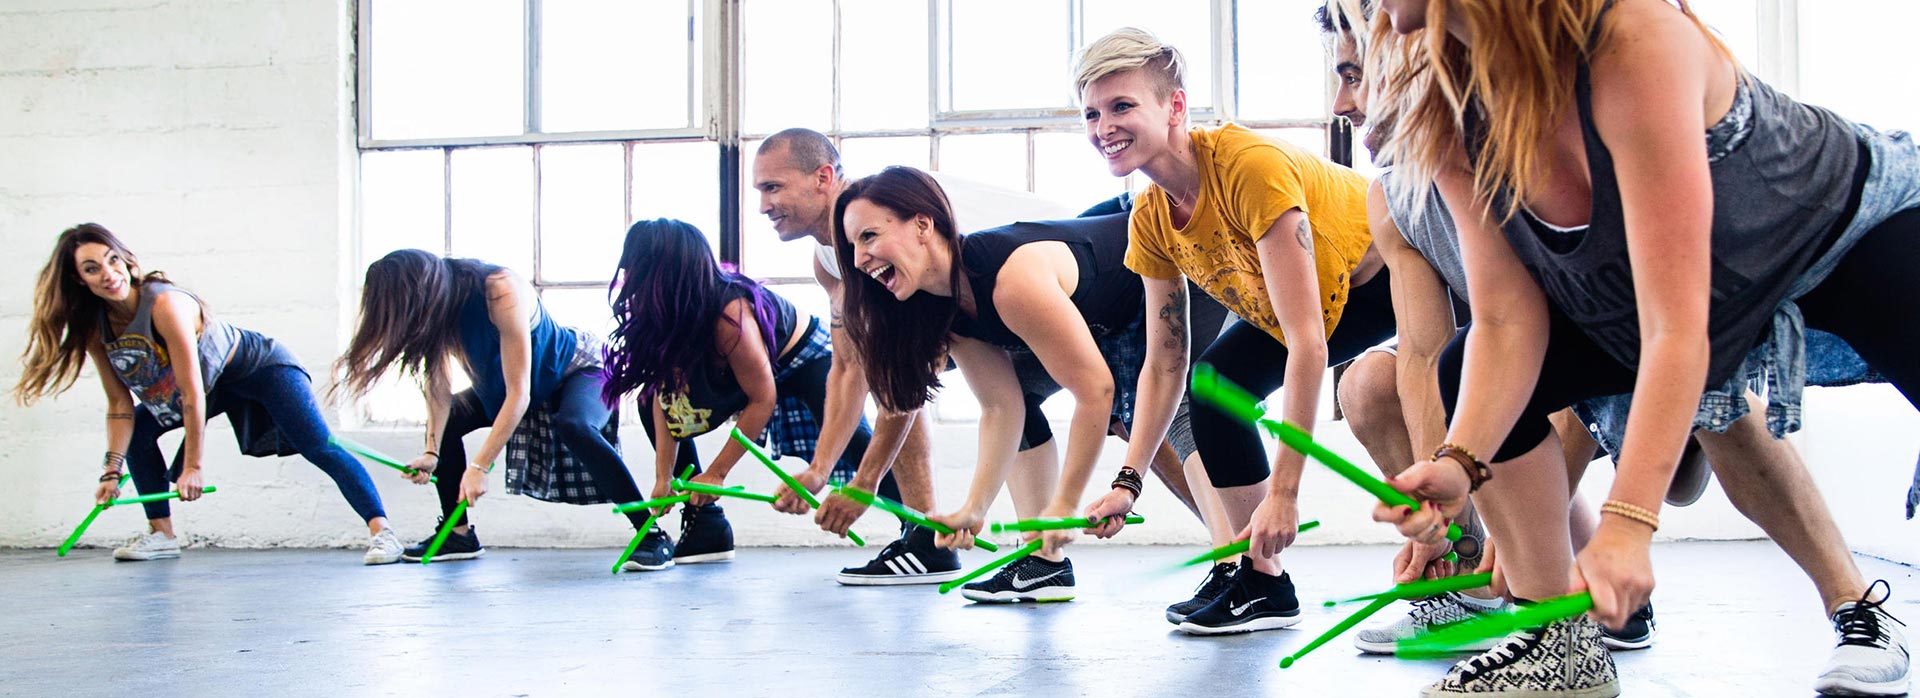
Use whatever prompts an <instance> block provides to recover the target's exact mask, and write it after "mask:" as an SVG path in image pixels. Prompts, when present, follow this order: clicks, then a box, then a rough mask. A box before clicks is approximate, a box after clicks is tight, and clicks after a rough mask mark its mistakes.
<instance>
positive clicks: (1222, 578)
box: [1167, 562, 1240, 625]
mask: <svg viewBox="0 0 1920 698" xmlns="http://www.w3.org/2000/svg"><path fill="white" fill-rule="evenodd" d="M1238 571H1240V563H1238V562H1221V563H1215V564H1214V566H1213V569H1211V570H1208V571H1207V578H1206V579H1205V580H1202V581H1201V582H1200V586H1198V587H1195V588H1194V590H1193V598H1191V599H1187V600H1185V601H1182V602H1180V603H1177V604H1174V605H1172V606H1168V607H1167V622H1168V623H1172V624H1174V625H1179V624H1181V623H1185V622H1187V616H1189V615H1193V612H1194V611H1198V610H1200V609H1202V608H1206V607H1207V604H1210V603H1213V600H1214V599H1217V598H1220V592H1223V591H1226V590H1227V585H1229V584H1232V583H1233V574H1234V573H1235V572H1238Z"/></svg>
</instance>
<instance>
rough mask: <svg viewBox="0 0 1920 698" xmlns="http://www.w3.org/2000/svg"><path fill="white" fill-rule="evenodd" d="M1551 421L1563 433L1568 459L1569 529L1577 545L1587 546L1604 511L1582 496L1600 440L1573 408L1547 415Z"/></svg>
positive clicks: (1563, 447) (1561, 441)
mask: <svg viewBox="0 0 1920 698" xmlns="http://www.w3.org/2000/svg"><path fill="white" fill-rule="evenodd" d="M1547 421H1548V422H1550V423H1552V424H1553V433H1555V434H1558V435H1559V436H1560V451H1561V453H1562V454H1563V455H1564V456H1565V458H1566V463H1567V483H1568V485H1567V487H1568V493H1569V494H1570V495H1571V498H1570V500H1569V501H1568V502H1567V532H1568V535H1569V536H1571V540H1572V541H1573V549H1574V550H1579V549H1581V548H1585V547H1587V542H1588V541H1591V540H1593V532H1594V530H1595V529H1598V528H1599V527H1600V515H1599V514H1596V513H1594V512H1593V507H1591V506H1588V505H1587V500H1586V499H1585V498H1583V497H1581V496H1580V479H1581V478H1584V477H1586V475H1587V465H1588V464H1590V463H1592V462H1593V459H1594V458H1595V457H1597V456H1598V455H1599V453H1600V444H1599V443H1598V442H1596V441H1594V440H1593V435H1592V434H1589V433H1587V425H1585V424H1582V423H1581V422H1580V418H1579V417H1578V416H1576V415H1574V413H1573V410H1571V409H1565V410H1560V411H1559V412H1555V413H1553V414H1550V415H1547Z"/></svg>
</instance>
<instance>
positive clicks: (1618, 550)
mask: <svg viewBox="0 0 1920 698" xmlns="http://www.w3.org/2000/svg"><path fill="white" fill-rule="evenodd" d="M1652 542H1653V531H1651V530H1648V529H1647V527H1645V526H1642V525H1641V524H1639V523H1637V522H1631V521H1602V522H1601V523H1600V528H1599V530H1597V531H1595V532H1594V534H1593V541H1592V542H1590V543H1587V547H1586V548H1584V549H1582V550H1581V551H1580V554H1579V555H1577V556H1575V557H1574V560H1573V571H1572V573H1570V574H1569V575H1568V578H1569V579H1571V580H1572V583H1573V589H1572V591H1573V592H1574V593H1578V592H1582V591H1585V592H1588V593H1590V594H1592V595H1593V611H1592V612H1591V615H1592V616H1593V619H1594V620H1597V621H1600V623H1601V624H1602V625H1605V626H1607V627H1609V628H1615V629H1618V628H1620V627H1621V626H1624V625H1626V623H1627V619H1628V618H1629V617H1630V616H1632V615H1633V614H1634V612H1635V611H1638V610H1640V607H1641V606H1645V605H1647V598H1648V597H1649V596H1651V595H1652V594H1653V559H1652V557H1651V556H1650V555H1649V554H1648V548H1649V547H1650V545H1651V544H1652Z"/></svg>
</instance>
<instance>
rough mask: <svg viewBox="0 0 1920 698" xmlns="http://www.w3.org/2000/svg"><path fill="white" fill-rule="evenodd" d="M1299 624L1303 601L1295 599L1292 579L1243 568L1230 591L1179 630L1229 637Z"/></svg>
mask: <svg viewBox="0 0 1920 698" xmlns="http://www.w3.org/2000/svg"><path fill="white" fill-rule="evenodd" d="M1299 622H1300V600H1299V599H1298V598H1296V597H1295V596H1294V593H1293V578H1292V577H1291V576H1288V574H1287V573H1285V572H1281V573H1280V576H1278V577H1275V576H1273V575H1270V574H1266V573H1264V572H1261V571H1259V570H1256V569H1253V568H1252V567H1249V566H1246V565H1241V567H1240V571H1239V572H1238V573H1235V574H1234V575H1233V584H1231V585H1229V586H1228V587H1227V590H1226V592H1225V593H1222V594H1221V595H1220V597H1219V598H1217V599H1214V600H1213V602H1212V603H1209V604H1207V605H1206V606H1205V607H1204V608H1201V609H1200V610H1198V611H1194V612H1193V613H1190V614H1187V619H1186V620H1185V621H1182V622H1181V623H1180V625H1179V629H1180V632H1183V633H1186V634H1188V635H1228V634H1232V633H1251V632H1257V631H1261V630H1278V629H1280V628H1288V627H1292V626H1294V625H1296V624H1298V623H1299Z"/></svg>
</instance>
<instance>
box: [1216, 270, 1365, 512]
mask: <svg viewBox="0 0 1920 698" xmlns="http://www.w3.org/2000/svg"><path fill="white" fill-rule="evenodd" d="M1391 288H1392V284H1391V283H1390V282H1389V281H1388V279H1387V270H1386V269H1384V268H1382V269H1381V270H1380V273H1378V274H1375V275H1374V277H1373V278H1372V279H1370V280H1368V281H1367V283H1365V284H1362V285H1360V286H1358V287H1356V288H1354V289H1353V290H1352V291H1351V292H1350V293H1349V294H1348V296H1347V307H1346V310H1345V311H1343V312H1342V314H1341V317H1340V325H1339V326H1338V327H1335V328H1334V330H1333V334H1332V335H1330V336H1328V337H1327V365H1329V366H1331V365H1335V364H1340V363H1345V362H1346V361H1347V360H1349V359H1352V358H1353V357H1355V356H1359V355H1360V352H1363V351H1366V350H1367V349H1368V348H1370V347H1372V346H1373V345H1375V344H1379V343H1381V342H1383V341H1386V339H1387V338H1388V337H1392V336H1393V333H1394V330H1395V326H1394V321H1393V297H1392V291H1391ZM1200 361H1202V362H1205V363H1208V364H1212V365H1213V367H1214V369H1215V370H1218V371H1219V372H1220V377H1222V378H1225V379H1227V380H1230V381H1233V382H1234V383H1236V384H1239V385H1240V387H1243V388H1246V389H1247V390H1248V391H1250V392H1252V393H1253V394H1254V395H1259V396H1266V395H1271V394H1273V391H1276V390H1279V389H1280V388H1281V384H1282V383H1285V382H1286V377H1287V347H1286V345H1284V344H1281V343H1280V342H1279V341H1278V340H1275V339H1274V338H1273V336H1272V335H1269V334H1267V332H1266V330H1262V329H1260V328H1258V327H1255V326H1254V325H1253V323H1250V322H1236V323H1234V324H1233V326H1232V327H1229V328H1227V330H1226V331H1225V332H1222V333H1220V338H1219V339H1216V340H1214V342H1213V345H1212V346H1209V347H1207V350H1206V351H1205V352H1202V353H1201V354H1200ZM1316 409H1317V407H1316ZM1191 411H1192V414H1193V441H1194V444H1195V445H1196V446H1198V447H1199V449H1200V459H1201V460H1202V461H1204V462H1205V463H1206V466H1207V479H1209V480H1212V481H1213V486H1214V487H1242V486H1246V485H1253V484H1258V483H1259V482H1260V481H1261V480H1265V479H1267V475H1268V474H1269V473H1270V471H1271V468H1269V467H1268V465H1267V451H1266V448H1265V447H1264V446H1262V445H1261V442H1260V433H1259V432H1257V431H1255V430H1254V428H1253V425H1251V424H1248V423H1246V422H1243V421H1240V420H1239V419H1236V418H1234V417H1233V416H1231V415H1228V414H1226V413H1224V412H1221V411H1220V410H1218V409H1215V408H1214V407H1213V405H1211V404H1208V403H1206V402H1201V401H1195V402H1194V403H1193V406H1192V409H1191Z"/></svg>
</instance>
